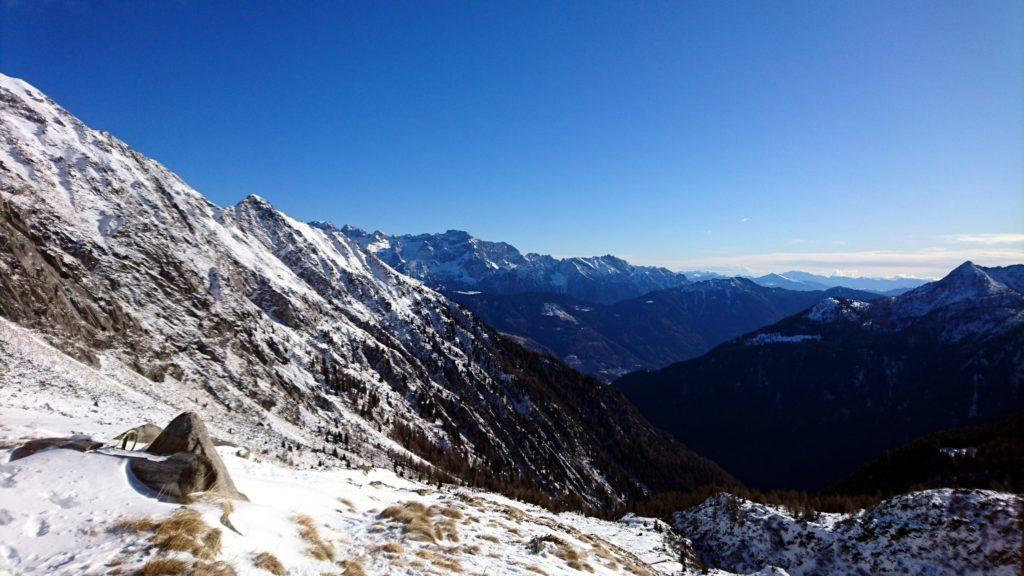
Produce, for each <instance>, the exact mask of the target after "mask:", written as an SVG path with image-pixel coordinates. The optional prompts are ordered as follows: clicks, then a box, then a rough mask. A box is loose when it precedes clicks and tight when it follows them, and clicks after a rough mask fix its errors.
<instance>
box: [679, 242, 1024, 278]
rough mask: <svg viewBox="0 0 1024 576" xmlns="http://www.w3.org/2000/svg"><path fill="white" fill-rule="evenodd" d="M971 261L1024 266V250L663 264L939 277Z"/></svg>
mask: <svg viewBox="0 0 1024 576" xmlns="http://www.w3.org/2000/svg"><path fill="white" fill-rule="evenodd" d="M967 260H971V261H973V262H975V263H977V264H980V265H983V266H1007V265H1010V264H1022V263H1024V249H1017V248H997V247H980V248H976V249H969V248H962V249H959V248H958V249H953V248H945V247H932V248H924V249H921V250H916V251H889V250H862V251H851V252H768V253H761V254H739V255H732V256H715V257H709V258H696V259H693V260H685V261H676V262H660V263H659V264H660V265H662V266H666V267H669V268H673V269H677V270H684V269H686V270H693V269H711V268H716V269H721V268H727V269H743V270H748V271H749V272H750V273H752V274H764V273H768V272H784V271H786V270H803V271H805V272H812V273H816V274H831V273H833V272H836V271H840V270H841V271H843V272H845V273H847V274H853V275H857V276H872V277H882V278H888V277H894V276H909V277H917V278H939V277H942V276H944V275H945V274H946V273H948V272H949V271H950V270H952V269H953V268H955V267H957V266H959V265H960V264H962V263H963V262H965V261H967Z"/></svg>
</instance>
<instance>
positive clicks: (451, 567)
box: [416, 548, 463, 574]
mask: <svg viewBox="0 0 1024 576" xmlns="http://www.w3.org/2000/svg"><path fill="white" fill-rule="evenodd" d="M416 555H417V556H419V557H420V558H422V559H424V560H426V561H427V562H430V564H431V565H432V566H433V567H435V568H440V569H442V570H445V571H446V573H449V574H452V573H454V574H461V573H462V572H463V569H462V564H460V563H459V561H458V560H456V559H455V558H452V557H450V556H446V555H444V554H439V553H437V552H433V551H431V550H424V549H423V548H420V549H419V550H417V551H416Z"/></svg>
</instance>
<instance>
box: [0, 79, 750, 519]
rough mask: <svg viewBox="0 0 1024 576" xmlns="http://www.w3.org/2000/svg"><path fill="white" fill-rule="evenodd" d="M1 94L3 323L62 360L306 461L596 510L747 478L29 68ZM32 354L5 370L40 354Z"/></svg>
mask: <svg viewBox="0 0 1024 576" xmlns="http://www.w3.org/2000/svg"><path fill="white" fill-rule="evenodd" d="M0 102H2V104H3V106H2V108H0V137H2V139H0V142H2V145H0V228H2V229H3V230H4V234H2V235H0V315H2V316H4V317H5V318H7V319H9V320H11V321H13V322H16V323H17V324H19V325H20V326H22V327H25V328H28V329H31V330H33V331H34V333H36V334H38V335H39V336H41V337H42V338H43V339H45V341H46V342H47V343H49V344H51V345H53V346H54V347H56V348H57V349H59V350H61V351H62V352H64V353H67V354H70V355H72V356H73V357H75V358H78V359H80V360H82V361H84V362H86V363H88V364H89V365H91V366H92V367H93V368H96V369H98V370H101V371H102V370H107V369H113V368H112V367H115V366H123V367H125V368H126V369H128V370H130V371H132V372H133V373H136V374H139V375H141V376H143V377H145V378H146V380H147V382H152V383H154V384H159V386H158V387H157V389H158V390H159V391H158V393H159V394H162V395H164V399H165V400H166V401H167V402H169V403H172V404H177V403H184V402H188V403H189V404H193V405H195V406H197V407H198V408H197V410H198V411H200V412H203V413H207V412H215V413H217V414H219V415H224V414H228V415H230V416H229V418H230V421H231V422H232V427H233V429H234V432H233V433H234V434H236V435H238V436H240V437H245V438H247V439H249V440H250V441H251V443H252V445H253V448H254V449H258V450H261V451H263V452H264V453H265V454H268V455H271V456H274V457H278V458H282V459H288V460H289V461H292V460H294V461H295V462H296V463H299V464H305V465H312V464H314V463H316V462H317V461H323V460H324V459H331V458H338V459H340V460H341V461H344V462H347V463H349V464H369V465H380V466H388V467H391V468H392V469H396V470H405V471H406V472H408V473H410V474H416V475H420V476H427V477H429V476H431V475H436V476H438V477H440V478H444V479H447V480H463V481H468V482H471V483H474V482H475V483H478V484H487V485H490V486H494V487H496V488H501V489H504V490H506V491H514V492H515V493H516V494H519V495H521V496H523V497H534V498H543V497H544V495H547V497H554V496H556V495H562V498H563V499H565V501H564V502H561V503H560V504H561V505H566V506H578V507H579V506H586V507H589V508H603V507H606V506H611V505H614V504H615V503H621V502H623V501H625V500H629V499H633V498H637V497H640V496H643V495H644V494H646V493H648V491H651V490H655V491H656V490H660V489H663V488H666V487H672V486H676V487H681V486H684V485H685V484H686V483H688V482H691V481H693V482H696V483H705V482H719V481H723V482H727V483H728V482H732V479H731V477H730V476H729V475H728V474H726V473H725V472H724V471H722V470H721V469H720V468H718V467H717V466H716V465H714V464H713V463H711V462H709V461H707V460H706V459H703V458H701V457H699V456H698V455H696V454H694V453H693V452H692V451H690V450H688V449H687V448H685V447H683V446H681V445H680V444H678V443H677V442H676V441H674V440H673V439H672V438H670V437H668V436H667V435H665V434H664V433H662V432H660V431H658V430H656V429H654V428H653V427H651V426H650V424H649V423H647V422H646V421H645V420H644V419H643V418H642V417H640V416H639V414H638V413H637V412H636V411H635V409H634V408H633V407H632V406H630V405H629V404H628V403H627V402H625V401H624V400H623V399H622V397H621V395H620V394H619V393H618V392H617V391H615V390H613V389H611V388H609V387H607V386H606V385H604V384H602V383H600V382H597V381H595V380H592V379H588V378H586V377H583V376H581V375H579V374H578V373H576V372H574V371H572V370H570V369H568V368H566V367H564V366H562V365H561V364H559V363H558V362H557V361H553V360H550V359H547V358H544V357H541V356H537V355H536V354H534V353H531V352H528V351H526V350H524V349H522V348H520V347H518V346H516V345H514V344H512V343H511V342H508V341H507V340H505V339H503V338H502V337H501V336H500V335H498V334H497V333H496V332H494V331H493V330H492V329H490V328H489V327H487V326H486V325H484V324H483V323H482V322H480V320H479V319H477V318H476V317H474V316H473V315H472V314H470V313H469V312H467V311H466V310H465V309H463V308H462V307H461V306H459V305H457V304H455V303H453V302H451V301H449V300H447V299H446V298H444V297H443V296H442V295H440V294H438V293H437V292H435V291H433V290H431V289H430V288H428V287H426V286H424V285H423V284H422V283H421V282H418V281H416V280H414V279H411V278H408V277H406V276H404V275H402V274H400V273H398V272H396V271H395V270H394V269H393V268H391V267H390V266H388V265H387V264H385V263H384V262H382V261H381V260H380V259H378V258H377V257H376V256H374V255H373V254H372V253H370V252H368V251H366V250H365V249H363V247H362V246H361V245H360V244H358V243H357V242H355V241H353V240H351V239H350V238H349V237H347V236H346V235H345V234H342V233H341V232H340V231H336V230H326V229H324V228H322V227H314V226H310V225H307V224H305V223H302V222H299V221H297V220H295V219H293V218H291V217H289V216H287V215H285V214H283V213H281V212H279V211H277V210H276V209H274V208H273V206H271V205H270V204H269V202H267V201H266V200H264V199H262V198H260V197H258V196H254V195H253V196H249V197H247V198H245V199H243V200H242V201H240V202H238V203H237V204H235V205H233V206H227V207H220V206H217V205H215V204H213V203H212V202H210V201H208V200H207V199H206V198H205V197H203V196H202V195H201V194H199V193H198V192H197V191H195V190H193V189H192V188H190V187H189V186H188V185H187V184H185V183H184V182H183V181H182V180H181V179H180V178H179V177H178V176H176V175H175V174H173V173H172V172H170V171H169V170H167V169H166V168H165V167H163V166H162V165H160V164H159V163H157V162H155V161H153V160H150V159H148V158H146V157H145V156H143V155H141V154H139V153H138V152H136V151H135V150H133V149H131V148H130V147H129V146H127V145H126V144H125V143H123V142H121V141H120V140H117V139H116V138H114V137H113V136H111V135H110V134H108V133H104V132H98V131H94V130H91V129H89V128H88V127H87V126H85V125H84V124H83V123H82V122H81V121H79V120H78V119H77V118H75V117H74V116H72V115H71V114H70V113H69V112H67V111H66V110H64V109H62V108H60V107H59V106H58V105H57V104H56V103H54V102H53V101H52V100H50V99H49V98H47V97H46V96H45V95H43V94H42V93H41V92H39V91H38V90H36V89H35V88H33V87H31V86H30V85H28V84H27V83H25V82H23V81H21V80H16V79H13V78H10V77H7V76H3V75H0ZM5 334H7V333H6V332H5ZM11 337H13V336H11ZM9 344H10V343H9ZM10 345H11V346H13V345H14V344H10ZM47 354H51V353H49V352H48V353H47ZM19 358H20V357H12V358H3V359H0V362H8V361H11V362H14V361H19V362H20V361H23V360H24V361H31V358H30V357H26V358H22V359H19ZM42 364H45V362H44V363H42ZM5 368H7V372H8V373H15V372H18V371H19V370H21V368H19V366H5ZM25 369H26V370H28V369H29V367H27V368H25ZM32 369H33V370H35V369H36V368H32ZM104 374H107V373H106V372H104ZM105 377H113V376H111V375H109V374H107V375H106V376H105ZM119 377H120V376H119ZM40 385H42V384H40ZM145 388H146V389H151V386H150V385H149V384H147V385H146V386H145ZM541 399H543V401H541ZM578 399H582V401H576V400H578ZM293 447H294V448H299V447H301V448H302V449H301V450H293ZM565 495H569V496H565Z"/></svg>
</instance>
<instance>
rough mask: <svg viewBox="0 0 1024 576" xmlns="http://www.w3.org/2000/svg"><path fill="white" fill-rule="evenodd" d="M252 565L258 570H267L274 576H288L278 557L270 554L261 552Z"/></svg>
mask: <svg viewBox="0 0 1024 576" xmlns="http://www.w3.org/2000/svg"><path fill="white" fill-rule="evenodd" d="M252 563H253V564H254V565H255V566H256V567H257V568H260V569H262V570H266V571H267V572H270V573H271V574H273V575H274V576H285V575H286V574H288V573H287V572H286V571H285V569H284V564H281V561H280V560H278V559H277V556H274V555H273V554H271V553H270V552H260V553H259V554H257V555H256V557H255V558H253V561H252Z"/></svg>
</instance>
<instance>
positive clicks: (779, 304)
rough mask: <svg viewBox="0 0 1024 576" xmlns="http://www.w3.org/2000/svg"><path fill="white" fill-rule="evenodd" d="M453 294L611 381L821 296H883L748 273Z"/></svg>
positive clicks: (529, 341) (699, 350) (501, 325)
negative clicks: (615, 293)
mask: <svg viewBox="0 0 1024 576" xmlns="http://www.w3.org/2000/svg"><path fill="white" fill-rule="evenodd" d="M449 295H450V297H451V298H453V299H454V300H456V301H458V302H460V303H462V304H463V305H465V306H466V307H467V308H469V309H470V310H472V311H473V312H475V313H476V314H478V315H479V316H480V317H481V318H483V319H484V320H485V321H486V322H487V323H488V324H490V325H492V326H494V327H495V328H497V329H498V330H501V331H502V332H505V333H508V334H512V335H515V336H516V337H518V338H519V339H520V341H521V342H522V343H523V344H525V345H527V346H529V347H531V348H534V349H536V350H539V351H542V352H547V353H549V354H552V355H553V356H556V357H558V358H560V359H561V360H563V361H564V362H566V363H567V364H569V365H570V366H572V367H574V368H576V369H577V370H580V371H582V372H586V373H588V374H593V375H596V376H600V377H602V378H605V379H614V378H617V377H619V376H622V375H623V374H626V373H627V372H632V371H634V370H641V369H654V368H660V367H662V366H665V365H668V364H670V363H672V362H676V361H679V360H685V359H688V358H693V357H696V356H699V355H701V354H703V353H705V352H707V351H708V350H710V349H711V348H713V347H714V346H716V345H718V344H721V343H722V342H725V341H726V340H729V339H732V338H735V337H736V336H739V335H741V334H745V333H747V332H750V331H752V330H756V329H757V328H760V327H762V326H765V325H767V324H771V323H773V322H776V321H778V320H781V319H782V318H785V317H786V316H789V315H790V314H794V313H796V312H799V311H801V310H805V309H807V308H809V307H811V306H813V305H814V304H815V303H817V302H819V301H821V299H822V298H827V297H831V296H845V297H848V298H858V299H861V300H871V299H874V298H881V296H879V295H878V294H874V293H872V292H862V291H857V290H850V289H847V288H831V289H829V290H824V291H794V290H785V289H782V288H767V287H764V286H759V285H757V284H755V283H754V282H752V281H750V280H747V279H744V278H726V279H716V280H708V281H703V282H693V283H689V284H685V285H682V286H679V287H677V288H670V289H668V290H658V291H655V292H650V293H648V294H645V295H644V296H640V297H638V298H631V299H628V300H622V301H619V302H616V303H614V304H593V303H589V302H583V301H581V300H577V299H574V298H572V297H569V296H564V295H558V294H550V293H538V292H531V293H525V294H493V293H487V292H473V293H459V292H455V293H450V294H449Z"/></svg>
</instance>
